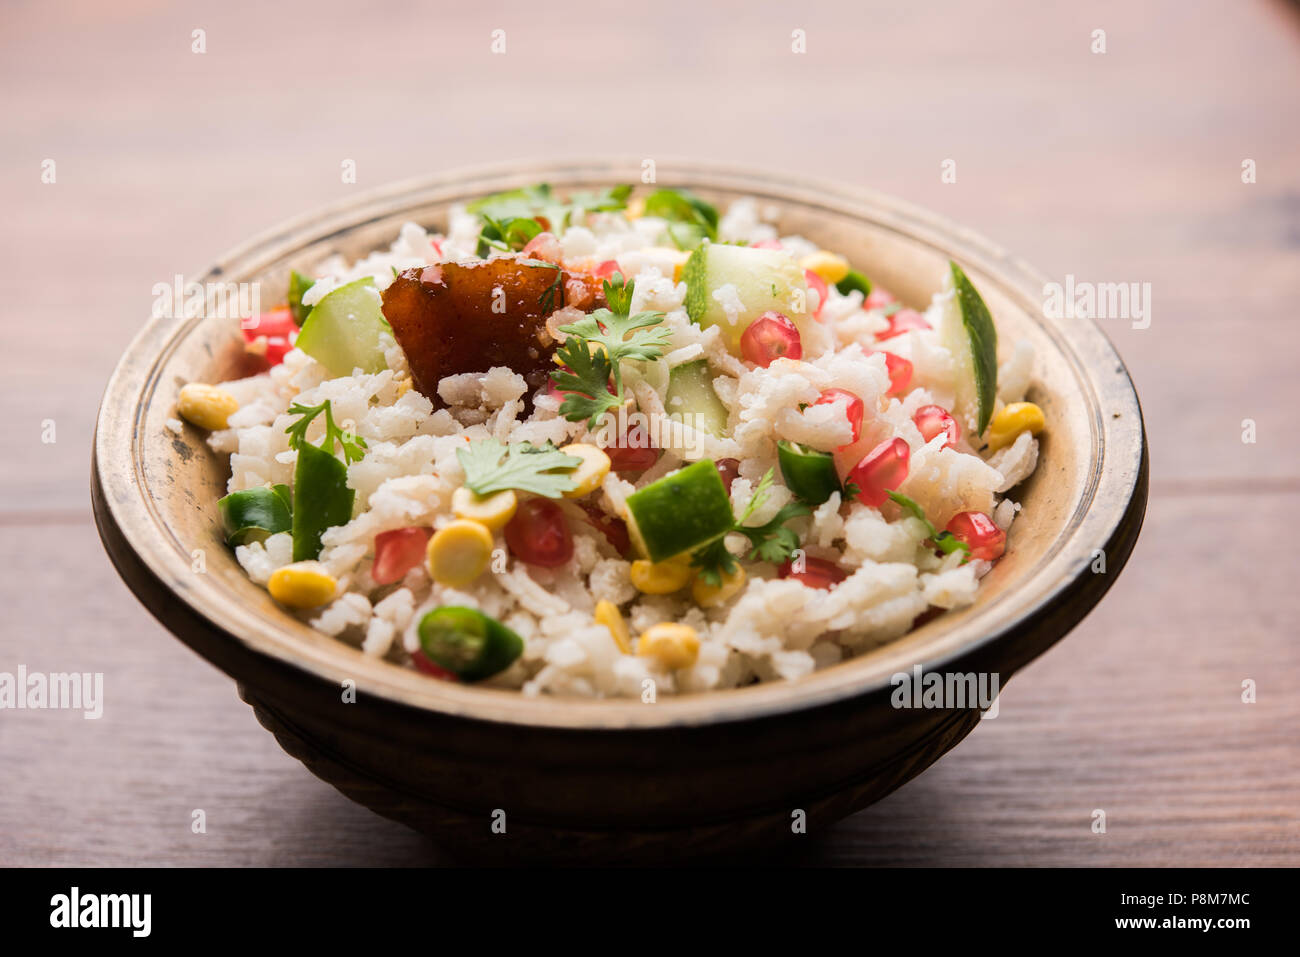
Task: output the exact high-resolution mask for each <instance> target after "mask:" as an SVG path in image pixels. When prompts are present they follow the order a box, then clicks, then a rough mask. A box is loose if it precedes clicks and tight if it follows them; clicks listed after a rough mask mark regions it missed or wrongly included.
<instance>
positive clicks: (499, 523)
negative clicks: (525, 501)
mask: <svg viewBox="0 0 1300 957" xmlns="http://www.w3.org/2000/svg"><path fill="white" fill-rule="evenodd" d="M518 507H519V499H518V498H516V497H515V493H514V492H513V491H512V490H510V489H508V488H507V489H502V490H501V491H500V492H493V493H492V494H491V495H478V494H476V493H475V492H474V490H473V489H470V488H466V487H464V486H462V487H461V488H458V489H456V491H454V492H452V493H451V510H452V512H453V513H454V514H455V516H456V517H457V518H463V519H467V520H468V521H471V522H478V523H479V524H480V525H482V526H483V527H484V528H486V529H488V530H489V531H493V532H495V531H496V530H497V529H498V528H501V527H503V526H504V525H505V524H506V522H508V521H510V520H511V519H512V518H514V517H515V509H516V508H518Z"/></svg>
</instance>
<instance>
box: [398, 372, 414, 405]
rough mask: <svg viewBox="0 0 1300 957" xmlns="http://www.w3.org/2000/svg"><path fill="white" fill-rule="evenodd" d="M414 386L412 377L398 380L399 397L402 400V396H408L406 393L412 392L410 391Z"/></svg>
mask: <svg viewBox="0 0 1300 957" xmlns="http://www.w3.org/2000/svg"><path fill="white" fill-rule="evenodd" d="M413 384H414V383H412V382H411V377H410V376H406V377H405V378H402V379H398V380H397V397H398V398H399V399H400V398H401V397H402V396H404V395H406V393H408V392H410V391H411V388H412V386H413Z"/></svg>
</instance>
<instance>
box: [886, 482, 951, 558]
mask: <svg viewBox="0 0 1300 957" xmlns="http://www.w3.org/2000/svg"><path fill="white" fill-rule="evenodd" d="M889 497H890V498H891V499H893V500H894V501H895V502H897V503H898V504H899V505H901V506H902V507H903V508H904V509H905V510H906V511H908V512H911V513H912V514H913V515H914V516H916V517H917V518H919V519H920V520H921V521H922V522H923V523H924V524H925V527H926V530H927V531H928V532H929V533H930V534H929V535H928V536H927V538H928V539H929V540H930V542H931V543H932V544H933V545H934V547H935V548H937V549H938V550H939V551H941V552H943V553H944V554H945V555H951V554H952V553H953V552H965V553H966V558H969V557H970V546H969V545H967V544H966V543H965V542H963V541H962V540H961V539H959V538H958V537H957V536H956V535H954V534H953V533H952V532H949V531H947V530H944V531H942V532H941V531H939V530H938V529H937V528H935V527H934V523H933V522H931V521H930V520H929V519H928V518H926V517H925V509H923V508H921V506H920V505H918V504H917V503H916V502H915V501H913V500H912V499H910V498H908V497H907V496H906V495H904V494H903V493H902V492H890V493H889ZM963 561H965V559H963Z"/></svg>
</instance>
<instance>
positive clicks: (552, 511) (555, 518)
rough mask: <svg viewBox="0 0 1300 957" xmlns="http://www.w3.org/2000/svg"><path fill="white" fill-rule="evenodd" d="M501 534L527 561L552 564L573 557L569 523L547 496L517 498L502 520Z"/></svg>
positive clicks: (515, 553)
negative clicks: (509, 516) (516, 505)
mask: <svg viewBox="0 0 1300 957" xmlns="http://www.w3.org/2000/svg"><path fill="white" fill-rule="evenodd" d="M505 537H506V545H508V546H509V548H510V551H511V553H512V554H514V556H515V557H516V558H518V559H520V560H521V561H525V562H527V563H528V564H530V565H541V566H542V567H543V568H554V567H555V566H557V565H563V564H564V563H565V562H567V561H568V560H569V559H570V558H572V557H573V536H572V535H570V534H569V523H568V522H567V521H566V520H565V518H564V511H563V509H561V508H560V506H558V505H556V504H555V503H554V502H552V501H551V500H550V499H549V498H530V499H529V500H528V501H526V502H521V503H520V504H519V508H518V510H516V512H515V515H514V518H512V519H510V521H509V522H507V523H506V529H505Z"/></svg>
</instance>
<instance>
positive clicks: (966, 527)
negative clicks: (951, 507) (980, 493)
mask: <svg viewBox="0 0 1300 957" xmlns="http://www.w3.org/2000/svg"><path fill="white" fill-rule="evenodd" d="M945 530H946V531H949V532H952V534H953V536H954V537H955V538H956V539H957V540H958V541H960V542H965V543H966V545H967V547H969V548H970V557H971V558H982V559H984V560H985V561H986V562H991V561H994V560H996V559H997V558H999V557H1001V555H1002V553H1003V552H1004V551H1006V548H1007V533H1006V532H1004V531H1002V529H1000V528H998V527H997V525H995V524H994V523H993V519H991V518H989V517H988V516H987V515H985V514H984V513H983V512H958V513H957V514H956V515H954V516H953V517H952V519H951V520H950V521H949V522H948V526H947V528H946V529H945Z"/></svg>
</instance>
